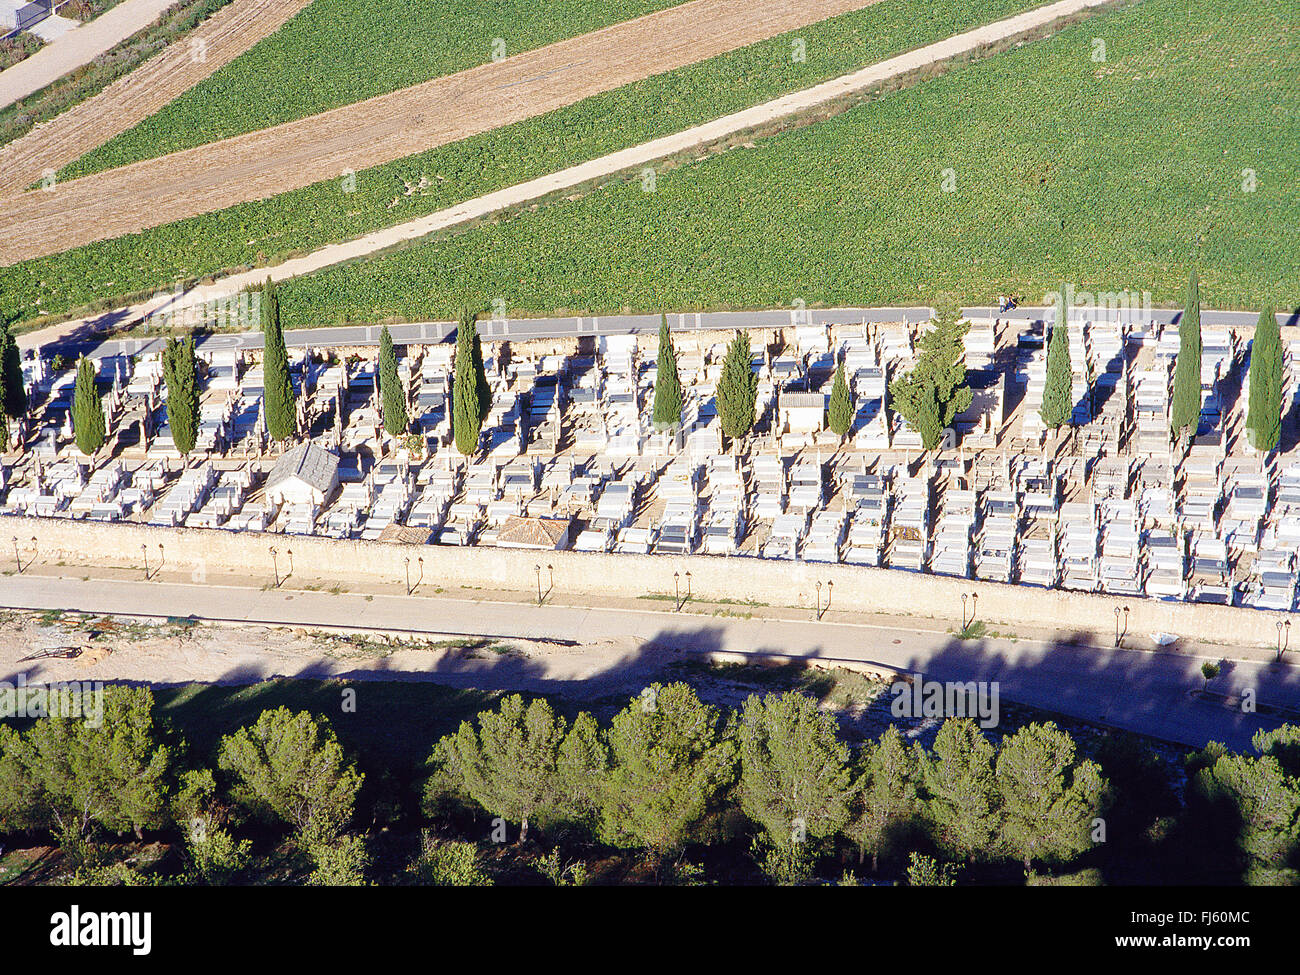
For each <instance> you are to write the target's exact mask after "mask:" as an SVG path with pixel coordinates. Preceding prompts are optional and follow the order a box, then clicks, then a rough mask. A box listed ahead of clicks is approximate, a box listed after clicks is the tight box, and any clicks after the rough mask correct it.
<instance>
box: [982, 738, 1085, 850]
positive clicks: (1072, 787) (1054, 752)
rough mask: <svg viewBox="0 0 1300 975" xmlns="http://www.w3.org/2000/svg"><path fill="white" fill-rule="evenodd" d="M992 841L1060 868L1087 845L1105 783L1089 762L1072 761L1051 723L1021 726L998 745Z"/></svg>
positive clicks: (1067, 743)
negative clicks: (996, 823) (997, 819)
mask: <svg viewBox="0 0 1300 975" xmlns="http://www.w3.org/2000/svg"><path fill="white" fill-rule="evenodd" d="M995 780H996V783H997V791H998V796H999V800H1000V804H1001V808H1002V819H1001V823H1000V828H999V830H998V840H999V841H1000V845H1001V846H1002V848H1003V849H1005V850H1006V851H1007V852H1008V853H1011V854H1013V855H1015V856H1018V857H1019V858H1020V861H1021V863H1023V864H1024V867H1025V873H1026V874H1028V873H1029V869H1030V865H1031V863H1032V861H1034V860H1039V861H1042V862H1044V863H1049V864H1060V863H1065V862H1067V861H1069V860H1071V859H1073V858H1074V857H1076V856H1078V855H1079V854H1080V853H1082V852H1084V851H1085V850H1087V849H1088V848H1089V847H1090V846H1091V845H1092V836H1091V830H1092V825H1093V821H1094V819H1095V818H1096V816H1097V814H1098V813H1099V812H1100V811H1101V802H1102V797H1103V795H1104V793H1105V791H1106V782H1105V780H1104V779H1103V778H1102V776H1101V768H1100V766H1098V765H1097V764H1096V763H1094V762H1090V761H1086V760H1085V761H1076V760H1075V748H1074V739H1073V738H1071V737H1070V736H1069V735H1068V734H1067V733H1066V732H1064V731H1062V730H1061V729H1059V728H1058V727H1057V726H1056V725H1055V724H1054V723H1052V722H1050V721H1049V722H1047V723H1046V724H1031V725H1026V726H1025V727H1023V728H1021V729H1020V730H1019V731H1017V732H1016V733H1015V734H1014V735H1012V736H1010V737H1009V738H1004V739H1003V740H1002V746H1001V749H1000V750H999V752H998V760H997V770H996V772H995Z"/></svg>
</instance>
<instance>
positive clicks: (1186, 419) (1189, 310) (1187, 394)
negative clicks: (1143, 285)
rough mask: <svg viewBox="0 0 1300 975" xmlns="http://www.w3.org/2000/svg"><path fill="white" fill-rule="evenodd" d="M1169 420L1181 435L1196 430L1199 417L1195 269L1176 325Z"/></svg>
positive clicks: (1198, 314)
mask: <svg viewBox="0 0 1300 975" xmlns="http://www.w3.org/2000/svg"><path fill="white" fill-rule="evenodd" d="M1170 412H1171V416H1170V423H1171V425H1172V426H1173V431H1174V434H1175V436H1178V437H1180V438H1182V437H1187V436H1192V435H1194V434H1195V433H1196V426H1197V424H1198V423H1199V422H1200V419H1201V286H1200V281H1199V280H1198V278H1197V274H1196V268H1195V267H1193V268H1192V274H1191V278H1190V279H1189V280H1188V282H1187V307H1186V308H1184V309H1183V319H1182V322H1181V323H1180V324H1179V326H1178V361H1177V363H1176V364H1175V366H1174V399H1173V404H1172V409H1171V411H1170Z"/></svg>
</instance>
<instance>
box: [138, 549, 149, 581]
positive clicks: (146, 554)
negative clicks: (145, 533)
mask: <svg viewBox="0 0 1300 975" xmlns="http://www.w3.org/2000/svg"><path fill="white" fill-rule="evenodd" d="M140 554H141V556H143V557H144V578H145V581H146V582H148V581H149V549H148V547H147V546H146V545H145V544H144V543H143V542H141V543H140Z"/></svg>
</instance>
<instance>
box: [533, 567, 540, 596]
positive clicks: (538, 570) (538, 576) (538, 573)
mask: <svg viewBox="0 0 1300 975" xmlns="http://www.w3.org/2000/svg"><path fill="white" fill-rule="evenodd" d="M533 568H534V569H535V570H536V571H537V605H538V606H540V605H542V567H541V566H540V565H535V566H533Z"/></svg>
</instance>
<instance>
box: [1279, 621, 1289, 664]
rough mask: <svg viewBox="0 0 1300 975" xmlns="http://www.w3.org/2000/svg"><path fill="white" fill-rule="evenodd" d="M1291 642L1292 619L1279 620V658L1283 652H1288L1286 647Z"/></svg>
mask: <svg viewBox="0 0 1300 975" xmlns="http://www.w3.org/2000/svg"><path fill="white" fill-rule="evenodd" d="M1290 644H1291V621H1290V620H1278V621H1277V659H1278V660H1281V659H1282V654H1284V653H1286V648H1287V647H1288V646H1289V645H1290Z"/></svg>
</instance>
